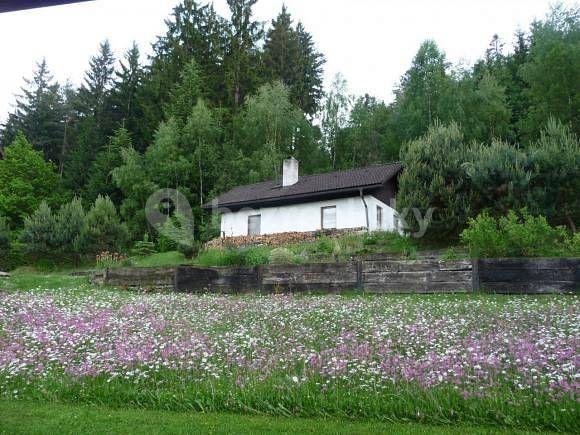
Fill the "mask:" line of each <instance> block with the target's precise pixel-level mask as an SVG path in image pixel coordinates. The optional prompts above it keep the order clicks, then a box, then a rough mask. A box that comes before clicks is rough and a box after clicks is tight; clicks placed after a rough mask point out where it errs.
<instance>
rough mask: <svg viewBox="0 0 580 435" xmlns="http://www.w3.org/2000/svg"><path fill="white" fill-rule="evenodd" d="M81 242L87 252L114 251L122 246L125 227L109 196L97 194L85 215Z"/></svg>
mask: <svg viewBox="0 0 580 435" xmlns="http://www.w3.org/2000/svg"><path fill="white" fill-rule="evenodd" d="M85 222H86V225H85V228H84V231H83V235H82V236H81V243H83V245H84V246H85V247H86V250H87V252H89V253H95V254H96V253H99V252H104V251H111V252H114V251H116V250H117V249H118V248H120V247H121V246H123V244H124V242H125V240H126V238H127V234H128V231H127V227H126V226H125V224H123V223H121V220H120V219H119V215H118V214H117V209H116V208H115V205H114V204H113V202H112V201H111V200H110V199H109V197H106V196H105V197H103V196H99V197H98V198H97V199H96V200H95V203H94V205H93V206H92V208H91V209H90V210H89V212H88V213H87V216H86V221H85Z"/></svg>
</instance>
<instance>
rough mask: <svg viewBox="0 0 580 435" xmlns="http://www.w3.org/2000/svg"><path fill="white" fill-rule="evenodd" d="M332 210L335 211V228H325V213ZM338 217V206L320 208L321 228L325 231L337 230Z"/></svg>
mask: <svg viewBox="0 0 580 435" xmlns="http://www.w3.org/2000/svg"><path fill="white" fill-rule="evenodd" d="M331 209H334V226H333V227H327V226H324V211H325V210H331ZM336 216H337V214H336V205H329V206H326V207H320V228H322V229H323V230H335V229H336V227H337V222H336Z"/></svg>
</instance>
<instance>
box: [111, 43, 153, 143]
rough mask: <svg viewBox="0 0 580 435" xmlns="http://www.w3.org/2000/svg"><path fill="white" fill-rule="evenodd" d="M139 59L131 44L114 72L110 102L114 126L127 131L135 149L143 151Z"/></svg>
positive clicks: (143, 130) (142, 70) (144, 135)
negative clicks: (132, 139)
mask: <svg viewBox="0 0 580 435" xmlns="http://www.w3.org/2000/svg"><path fill="white" fill-rule="evenodd" d="M139 57H140V54H139V47H138V46H137V44H136V43H135V42H133V45H132V46H131V48H130V49H129V50H127V52H126V53H125V58H124V61H123V60H121V62H120V63H119V70H118V71H115V79H114V85H113V89H112V95H111V100H112V110H113V112H114V118H115V124H116V125H120V126H122V127H123V128H125V129H127V130H128V132H129V133H130V134H131V136H132V137H133V138H134V143H135V144H136V148H137V149H144V148H145V145H146V136H147V133H146V128H145V126H144V125H143V113H144V110H143V104H142V97H143V96H142V92H143V91H142V86H143V80H144V77H145V71H144V69H143V67H142V66H141V64H140V61H139Z"/></svg>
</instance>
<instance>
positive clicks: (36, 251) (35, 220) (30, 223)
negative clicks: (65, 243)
mask: <svg viewBox="0 0 580 435" xmlns="http://www.w3.org/2000/svg"><path fill="white" fill-rule="evenodd" d="M20 240H21V241H22V243H23V245H24V251H25V252H26V253H27V254H29V255H30V256H32V258H33V259H35V260H38V259H40V258H44V257H50V256H52V255H54V251H55V250H56V248H57V244H56V218H55V216H54V215H53V214H52V210H51V209H50V207H49V206H48V204H47V203H46V202H45V201H43V202H41V203H40V206H39V207H38V209H37V210H36V211H35V212H34V213H33V214H32V215H31V216H28V217H26V218H25V219H24V228H23V230H22V233H21V234H20Z"/></svg>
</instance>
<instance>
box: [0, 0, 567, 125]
mask: <svg viewBox="0 0 580 435" xmlns="http://www.w3.org/2000/svg"><path fill="white" fill-rule="evenodd" d="M177 3H178V0H96V1H92V2H88V3H79V4H74V5H68V6H55V7H49V8H41V9H36V10H26V11H20V12H12V13H4V14H0V41H1V42H0V44H1V47H2V51H1V56H2V64H1V65H0V120H4V119H5V118H6V116H7V113H8V112H9V111H11V110H12V107H13V104H14V101H15V97H14V94H15V93H17V92H18V91H19V88H20V86H22V84H23V77H30V76H31V74H32V71H33V69H34V68H35V63H36V62H37V61H39V60H40V59H42V58H43V57H45V58H46V60H47V62H48V66H49V69H50V70H51V72H52V73H53V75H54V76H55V78H56V79H57V80H58V81H60V82H65V81H66V80H67V79H70V80H71V82H72V83H73V84H75V85H78V84H79V83H80V82H81V81H82V77H83V73H84V71H85V69H86V68H87V65H88V59H89V57H90V56H91V55H93V54H95V53H96V51H97V48H98V43H99V41H102V40H103V39H105V38H108V39H109V41H110V42H111V45H112V48H113V49H114V51H115V53H116V55H117V57H120V56H122V54H123V52H124V51H125V50H126V49H127V48H128V47H129V46H130V45H131V42H132V41H133V40H135V41H137V43H138V44H139V46H140V48H141V49H142V51H143V52H145V53H148V52H150V44H151V42H153V41H154V39H155V36H156V35H159V34H161V33H163V31H164V27H165V26H164V23H163V20H164V19H165V18H166V17H167V16H168V15H169V14H170V12H171V10H172V8H173V6H175V5H176V4H177ZM214 3H215V6H216V9H217V10H218V12H219V13H221V14H222V15H226V14H227V3H226V0H215V2H214ZM283 3H285V4H286V5H287V7H288V10H289V12H290V13H291V14H292V16H293V17H294V20H295V21H298V20H300V21H302V22H303V23H304V25H305V27H306V29H307V30H308V31H309V32H310V33H311V34H312V35H313V37H314V41H315V42H316V44H317V47H318V49H319V50H320V51H321V52H322V53H324V55H325V56H326V59H327V64H326V67H325V79H326V83H327V85H328V84H329V83H330V81H331V79H332V77H333V76H334V75H335V74H336V73H337V72H341V73H342V74H343V75H344V76H345V78H346V79H347V81H348V84H349V90H350V92H351V93H353V94H356V95H362V94H364V93H369V94H372V95H375V96H377V97H379V98H382V99H384V100H386V101H390V100H391V98H392V90H393V87H394V86H395V85H396V83H397V81H398V80H399V78H400V76H401V75H402V74H403V73H404V72H405V70H406V69H407V68H408V67H409V64H410V62H411V59H412V57H413V55H414V54H415V52H416V51H417V49H418V47H419V45H420V44H421V42H422V41H423V40H425V39H427V38H431V39H434V40H435V41H436V42H437V44H439V46H440V47H441V48H442V49H443V50H444V51H445V52H446V54H447V57H448V60H449V61H451V62H453V63H458V62H463V63H473V62H474V61H475V60H477V58H479V57H480V56H482V54H483V53H484V51H485V49H486V47H487V45H488V43H489V41H490V40H491V37H492V35H493V34H494V33H497V34H498V35H499V36H500V37H501V38H502V39H503V40H504V41H506V43H507V44H506V46H507V45H510V44H511V42H512V40H513V34H514V32H515V31H516V30H517V29H523V30H527V29H528V27H529V23H530V22H531V21H532V20H534V19H535V18H543V16H544V15H545V13H546V12H547V11H548V9H549V7H550V4H551V3H552V2H550V1H547V0H481V1H470V0H437V1H434V0H403V1H387V0H355V1H353V0H318V1H315V0H260V1H259V2H258V3H257V5H256V7H255V16H256V18H257V19H258V20H260V21H268V22H269V21H270V20H271V19H272V18H273V17H275V16H276V15H277V13H278V12H279V11H280V9H281V7H282V4H283ZM564 3H565V4H573V3H574V2H573V1H565V2H564Z"/></svg>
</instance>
